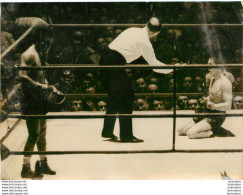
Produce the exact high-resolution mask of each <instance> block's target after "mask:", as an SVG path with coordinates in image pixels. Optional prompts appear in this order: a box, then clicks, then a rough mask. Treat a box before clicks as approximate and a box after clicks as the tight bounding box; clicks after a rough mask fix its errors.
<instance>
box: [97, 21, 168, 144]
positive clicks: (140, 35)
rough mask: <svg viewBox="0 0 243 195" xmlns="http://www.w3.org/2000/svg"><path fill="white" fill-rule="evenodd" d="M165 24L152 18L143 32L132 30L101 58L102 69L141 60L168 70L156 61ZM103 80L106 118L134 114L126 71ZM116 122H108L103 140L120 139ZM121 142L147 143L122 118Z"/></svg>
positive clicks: (104, 72)
mask: <svg viewBox="0 0 243 195" xmlns="http://www.w3.org/2000/svg"><path fill="white" fill-rule="evenodd" d="M160 29H161V24H160V21H159V20H158V18H156V17H152V18H151V19H150V20H149V22H148V23H147V24H146V26H145V27H143V28H136V27H132V28H128V29H126V30H125V31H123V32H122V33H121V34H120V35H119V36H118V37H117V38H116V39H114V40H113V41H112V42H111V43H110V44H109V46H108V47H109V48H108V51H107V52H106V53H105V55H103V56H102V57H101V61H100V65H113V66H114V65H125V64H128V63H131V62H133V61H134V60H136V59H138V58H140V57H141V56H142V57H143V58H144V59H145V60H146V61H147V62H148V64H149V65H158V66H165V64H164V63H162V62H160V61H158V60H157V59H156V56H155V53H154V49H153V46H152V44H151V41H156V40H157V37H158V35H159V33H160ZM153 71H155V72H158V73H164V74H166V73H170V72H171V71H172V70H171V69H154V70H153ZM100 73H101V80H102V83H103V85H104V89H105V90H106V92H107V93H108V100H107V109H106V114H117V113H118V114H132V110H133V103H134V100H135V96H134V90H133V88H132V81H131V80H130V78H129V77H128V75H127V73H126V71H125V69H122V70H118V69H117V70H102V71H100ZM115 121H116V119H115V118H105V120H104V126H103V130H102V137H104V138H111V139H112V140H116V139H118V137H117V136H115V135H114V134H113V131H114V126H115ZM119 122H120V141H121V142H124V143H138V142H143V140H142V139H138V138H136V137H135V136H134V135H133V131H132V118H120V119H119Z"/></svg>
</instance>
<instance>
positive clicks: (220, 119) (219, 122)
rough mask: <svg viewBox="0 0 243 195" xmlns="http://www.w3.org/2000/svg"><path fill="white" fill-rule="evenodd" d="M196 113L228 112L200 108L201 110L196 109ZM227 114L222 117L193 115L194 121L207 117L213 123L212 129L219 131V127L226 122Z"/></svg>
mask: <svg viewBox="0 0 243 195" xmlns="http://www.w3.org/2000/svg"><path fill="white" fill-rule="evenodd" d="M196 113H205V114H206V113H226V112H224V111H217V110H209V109H207V110H200V111H196ZM225 118H226V117H225V116H222V117H193V121H194V122H195V123H198V122H200V121H201V120H203V119H206V121H207V122H208V123H209V124H210V125H211V127H212V131H213V132H214V131H217V129H219V128H220V127H221V125H222V124H223V123H224V121H225Z"/></svg>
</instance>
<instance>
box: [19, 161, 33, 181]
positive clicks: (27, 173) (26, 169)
mask: <svg viewBox="0 0 243 195" xmlns="http://www.w3.org/2000/svg"><path fill="white" fill-rule="evenodd" d="M21 177H22V178H32V177H33V172H32V171H31V168H30V163H27V164H25V165H23V168H22V171H21Z"/></svg>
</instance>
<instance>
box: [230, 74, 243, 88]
mask: <svg viewBox="0 0 243 195" xmlns="http://www.w3.org/2000/svg"><path fill="white" fill-rule="evenodd" d="M242 84H243V78H241V77H237V78H236V80H235V81H234V83H233V87H232V88H233V91H234V92H240V91H242Z"/></svg>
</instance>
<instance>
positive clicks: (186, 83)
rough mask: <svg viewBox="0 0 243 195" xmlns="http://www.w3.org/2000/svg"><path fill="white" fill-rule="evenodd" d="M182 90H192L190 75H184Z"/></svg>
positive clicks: (188, 91)
mask: <svg viewBox="0 0 243 195" xmlns="http://www.w3.org/2000/svg"><path fill="white" fill-rule="evenodd" d="M182 91H183V92H185V93H190V92H193V85H192V77H190V76H186V77H185V78H184V80H183V88H182Z"/></svg>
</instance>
